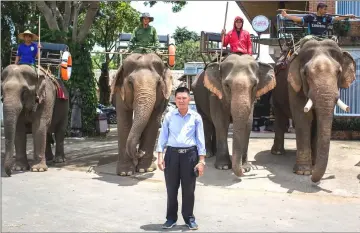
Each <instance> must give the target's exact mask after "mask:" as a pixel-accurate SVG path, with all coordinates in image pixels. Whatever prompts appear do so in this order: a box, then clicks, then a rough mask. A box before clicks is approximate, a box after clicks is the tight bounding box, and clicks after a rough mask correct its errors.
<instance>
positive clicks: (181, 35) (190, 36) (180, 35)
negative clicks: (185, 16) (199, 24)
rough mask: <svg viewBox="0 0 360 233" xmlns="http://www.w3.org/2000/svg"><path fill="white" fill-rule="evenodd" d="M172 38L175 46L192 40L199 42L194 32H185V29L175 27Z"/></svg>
mask: <svg viewBox="0 0 360 233" xmlns="http://www.w3.org/2000/svg"><path fill="white" fill-rule="evenodd" d="M173 38H174V40H175V44H182V43H183V42H184V41H188V40H193V41H199V40H200V36H199V35H198V34H197V33H196V32H194V31H189V30H187V28H186V27H182V28H180V27H176V29H175V32H174V34H173Z"/></svg>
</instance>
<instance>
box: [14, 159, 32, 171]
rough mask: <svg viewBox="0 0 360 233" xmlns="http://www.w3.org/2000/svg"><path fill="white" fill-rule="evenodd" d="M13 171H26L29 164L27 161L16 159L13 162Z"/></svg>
mask: <svg viewBox="0 0 360 233" xmlns="http://www.w3.org/2000/svg"><path fill="white" fill-rule="evenodd" d="M14 170H15V171H27V170H30V165H29V163H28V162H27V161H16V162H15V164H14Z"/></svg>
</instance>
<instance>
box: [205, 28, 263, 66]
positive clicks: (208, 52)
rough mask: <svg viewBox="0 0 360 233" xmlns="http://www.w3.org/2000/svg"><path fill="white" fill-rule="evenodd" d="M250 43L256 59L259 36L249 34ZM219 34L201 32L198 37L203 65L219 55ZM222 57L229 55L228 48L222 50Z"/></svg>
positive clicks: (220, 44)
mask: <svg viewBox="0 0 360 233" xmlns="http://www.w3.org/2000/svg"><path fill="white" fill-rule="evenodd" d="M250 37H251V42H252V53H253V55H256V59H258V58H259V55H260V44H259V43H258V41H259V38H260V37H259V36H256V35H253V34H250ZM221 41H222V38H221V33H216V32H206V31H201V35H200V54H201V57H202V59H203V61H204V63H205V64H207V63H209V62H211V61H213V60H214V59H216V58H217V57H218V56H220V54H221V46H222V42H221ZM222 53H223V57H224V56H225V55H227V54H229V53H230V46H229V45H228V46H227V47H226V48H223V51H222Z"/></svg>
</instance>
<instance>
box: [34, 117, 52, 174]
mask: <svg viewBox="0 0 360 233" xmlns="http://www.w3.org/2000/svg"><path fill="white" fill-rule="evenodd" d="M50 119H51V118H50ZM46 121H47V120H46V119H45V118H44V117H38V118H36V119H35V121H34V122H33V124H32V125H33V127H32V132H33V138H34V139H33V140H34V164H33V165H32V167H31V171H33V172H44V171H47V170H48V166H47V165H46V158H45V149H46V134H47V122H46Z"/></svg>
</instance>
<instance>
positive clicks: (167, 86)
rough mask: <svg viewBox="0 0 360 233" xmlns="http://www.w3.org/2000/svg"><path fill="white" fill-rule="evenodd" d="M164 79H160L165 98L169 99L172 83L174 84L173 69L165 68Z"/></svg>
mask: <svg viewBox="0 0 360 233" xmlns="http://www.w3.org/2000/svg"><path fill="white" fill-rule="evenodd" d="M162 78H163V80H161V81H160V86H161V91H162V93H163V95H164V97H165V99H167V100H168V99H169V98H170V95H171V90H172V85H173V77H172V74H171V70H170V69H168V68H165V70H164V74H163V77H162Z"/></svg>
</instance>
